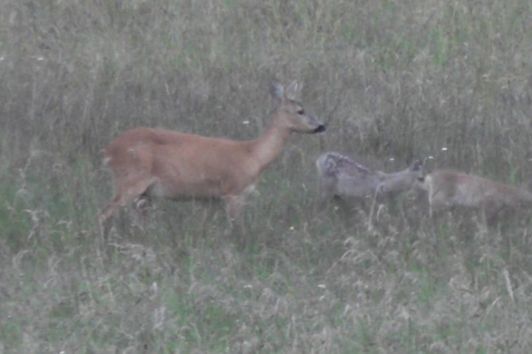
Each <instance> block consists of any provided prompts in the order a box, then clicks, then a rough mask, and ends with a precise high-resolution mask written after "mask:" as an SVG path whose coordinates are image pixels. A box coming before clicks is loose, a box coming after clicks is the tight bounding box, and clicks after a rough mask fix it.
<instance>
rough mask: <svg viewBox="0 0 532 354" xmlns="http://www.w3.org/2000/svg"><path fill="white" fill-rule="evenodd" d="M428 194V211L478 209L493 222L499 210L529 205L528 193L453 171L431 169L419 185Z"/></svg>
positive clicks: (530, 196)
mask: <svg viewBox="0 0 532 354" xmlns="http://www.w3.org/2000/svg"><path fill="white" fill-rule="evenodd" d="M420 186H421V188H422V189H424V190H426V191H427V193H428V201H429V214H430V216H431V217H433V216H434V214H435V213H437V212H440V211H443V210H446V209H447V210H448V209H453V208H460V207H463V208H466V209H473V210H478V211H481V212H482V213H483V214H484V216H485V218H486V222H488V223H493V222H495V221H497V219H498V216H499V215H500V213H501V212H503V211H519V210H520V209H522V208H523V207H525V206H531V205H532V193H530V192H528V191H526V190H523V189H519V188H516V187H514V186H510V185H507V184H503V183H500V182H496V181H492V180H490V179H487V178H484V177H480V176H475V175H471V174H466V173H464V172H459V171H454V170H435V171H433V172H432V173H430V174H428V175H427V176H426V177H425V180H424V181H423V182H421V184H420Z"/></svg>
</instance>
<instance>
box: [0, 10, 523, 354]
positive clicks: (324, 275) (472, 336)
mask: <svg viewBox="0 0 532 354" xmlns="http://www.w3.org/2000/svg"><path fill="white" fill-rule="evenodd" d="M531 16H532V7H531V4H530V2H529V1H525V0H507V1H504V2H503V1H498V2H497V1H495V2H494V1H491V2H490V1H475V2H471V1H465V0H461V1H450V2H449V1H447V2H445V1H435V0H428V1H427V0H413V1H406V2H401V3H399V2H394V1H390V0H378V1H363V0H360V1H346V0H312V1H311V0H308V1H304V0H303V1H294V2H292V1H282V0H265V1H256V0H254V1H242V0H225V1H214V0H205V1H184V0H152V1H145V0H129V1H81V0H70V1H59V0H39V1H36V0H27V1H18V0H4V1H3V2H2V11H1V12H0V82H1V84H0V201H1V202H0V353H60V352H64V353H117V352H120V353H122V352H123V353H206V352H210V353H218V352H222V353H223V352H226V353H255V352H261V353H313V352H314V353H418V352H419V353H428V352H430V353H499V352H500V353H526V352H531V351H532V339H531V338H532V336H531V335H530V334H531V333H530V331H531V330H530V329H531V328H532V325H531V322H532V315H531V312H530V309H532V273H531V271H530V270H531V269H532V259H531V257H530V249H531V247H532V245H531V242H532V241H531V235H530V233H531V232H530V223H529V222H528V220H523V222H522V223H518V224H511V225H506V227H504V228H496V229H488V230H486V229H485V228H484V227H482V225H477V223H476V222H475V219H474V218H473V219H471V218H465V220H461V221H460V222H458V221H457V219H454V218H452V217H446V218H444V219H443V220H440V221H438V222H436V223H431V222H430V221H429V220H428V218H427V213H426V207H425V206H424V204H423V203H420V202H419V200H415V199H412V198H405V199H404V200H401V201H399V202H398V203H396V204H397V205H391V206H390V207H389V208H388V209H387V210H386V211H385V212H384V213H383V214H382V215H381V218H380V221H379V223H378V224H377V225H376V230H373V231H372V232H368V230H367V227H366V226H367V223H366V219H365V216H364V215H363V213H361V212H359V211H357V210H347V211H346V210H345V209H344V208H339V207H338V206H337V205H334V204H331V205H328V206H326V207H325V208H319V207H318V206H317V205H316V203H315V201H316V198H317V189H316V188H317V184H316V172H315V167H314V160H315V159H316V158H317V156H318V155H319V154H320V153H321V152H323V151H328V150H337V151H340V152H342V153H346V154H348V155H351V156H360V157H361V158H363V161H365V162H366V163H367V164H368V165H370V166H373V167H375V168H380V169H383V170H386V171H392V170H399V169H402V168H405V167H406V166H407V165H408V163H409V162H411V161H412V160H414V159H415V158H427V157H429V156H432V157H433V159H430V160H428V161H429V166H428V169H429V170H430V169H432V168H435V167H453V168H457V169H462V170H466V171H470V172H474V173H475V174H480V175H484V176H488V177H490V178H493V179H496V180H499V181H504V182H507V183H512V184H515V185H525V186H526V185H527V184H528V182H529V181H530V179H531V178H532V168H531V167H530V159H531V158H532V150H531V149H530V146H531V143H532V138H531V137H530V132H531V119H530V118H531V117H532V114H531V113H532V111H531V107H532V76H531V73H532V61H531V60H532V41H531V40H530V38H532V27H531V26H530V19H531ZM292 79H297V80H298V81H300V82H302V83H303V84H304V88H303V97H302V101H303V102H304V104H305V107H306V108H307V109H308V110H309V109H310V108H312V110H314V111H315V113H316V114H318V115H320V116H321V117H323V119H324V120H325V121H328V123H329V129H328V131H327V132H326V133H325V134H324V135H321V136H319V137H318V136H294V138H293V139H292V141H291V143H290V146H289V147H288V148H287V149H286V151H285V152H284V154H283V155H282V157H281V158H280V159H279V160H278V161H277V162H275V163H274V165H273V166H272V167H271V168H270V169H269V170H268V171H267V172H266V173H265V175H264V176H263V178H262V180H261V183H260V184H259V185H258V191H259V195H258V196H255V197H254V198H250V201H249V205H248V207H247V209H246V211H245V226H246V234H245V235H243V236H244V237H243V239H244V241H239V240H238V238H236V237H234V235H230V234H227V232H226V225H227V224H226V221H225V219H224V213H223V210H222V209H221V208H220V207H219V206H218V205H208V204H202V203H172V202H166V201H160V202H156V209H155V210H154V211H153V212H152V213H151V216H150V221H149V222H148V223H147V224H146V225H144V227H139V226H138V225H136V223H135V218H134V217H133V216H132V215H130V214H129V213H126V212H123V213H122V215H121V216H120V217H119V218H117V220H116V222H115V225H114V228H113V231H112V233H111V235H110V238H109V241H108V242H107V243H103V242H102V240H101V238H100V235H99V231H98V227H97V223H96V220H97V214H98V211H99V210H100V208H101V207H102V206H103V205H104V204H105V202H107V200H108V199H109V198H110V196H111V193H112V190H111V188H112V186H111V181H110V178H109V177H110V176H109V174H108V172H107V171H106V170H105V169H103V168H102V166H101V161H100V155H99V150H100V149H101V148H102V147H103V146H105V144H106V143H108V142H109V141H110V140H111V139H112V138H113V137H114V136H116V135H117V134H118V133H119V132H121V131H123V130H124V129H127V128H130V127H135V126H139V125H146V126H160V127H166V128H170V129H176V130H182V131H187V132H196V133H201V134H204V135H212V136H227V137H232V138H238V139H244V138H251V137H254V136H256V135H257V134H258V133H259V132H260V131H261V130H262V128H263V126H264V125H265V124H267V123H268V122H267V118H268V116H269V111H270V110H271V109H272V103H271V100H270V98H269V96H268V89H269V85H270V83H271V82H272V81H273V80H280V81H282V82H285V83H286V82H289V81H290V80H292ZM469 221H472V222H469Z"/></svg>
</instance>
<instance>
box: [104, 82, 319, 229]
mask: <svg viewBox="0 0 532 354" xmlns="http://www.w3.org/2000/svg"><path fill="white" fill-rule="evenodd" d="M298 88H299V86H298V85H297V83H295V82H294V83H292V84H291V85H290V86H288V87H287V88H286V90H285V89H284V87H283V86H282V85H280V84H274V85H273V88H272V94H273V96H274V97H275V98H276V99H277V108H276V109H275V110H274V112H273V114H272V117H271V124H270V126H269V128H268V129H267V130H266V131H265V132H264V133H263V134H262V135H261V136H259V137H258V138H256V139H254V140H247V141H237V140H231V139H225V138H213V137H205V136H200V135H195V134H187V133H181V132H176V131H172V130H166V129H156V128H144V127H142V128H135V129H131V130H128V131H126V132H124V133H122V134H121V135H119V136H118V137H116V138H115V139H114V140H113V141H112V142H111V143H110V144H109V145H108V146H107V147H105V148H104V149H103V156H104V164H105V165H107V166H109V167H110V169H111V171H112V173H113V177H114V184H115V196H114V198H113V199H112V200H111V201H110V202H109V204H108V205H107V206H106V207H105V209H104V210H103V211H102V213H101V214H100V217H99V221H100V225H102V226H103V224H104V223H105V222H106V220H107V219H109V218H110V217H111V215H112V214H113V213H115V212H116V210H117V209H119V208H120V207H122V206H124V205H126V204H129V203H131V202H132V201H134V200H136V199H138V198H149V197H160V198H169V199H175V200H182V199H198V198H199V199H203V198H221V199H222V200H223V201H224V202H225V205H226V211H227V215H228V217H229V219H230V220H231V221H232V220H234V219H235V218H236V217H237V216H238V214H239V212H240V210H241V208H242V206H243V204H244V200H245V197H246V194H248V193H249V192H250V191H252V190H253V189H254V185H255V183H256V182H257V180H258V178H259V176H260V174H261V173H262V171H263V170H264V169H265V168H266V167H267V166H268V165H269V164H270V163H271V162H272V161H274V160H275V158H276V157H277V156H278V155H279V154H280V153H281V151H282V150H283V147H284V145H285V143H286V141H287V139H288V137H289V136H290V134H291V133H292V132H299V133H319V132H322V131H324V130H325V125H324V124H323V123H322V122H321V121H320V120H318V119H317V118H316V117H315V116H313V115H311V114H308V113H307V112H306V111H305V110H304V109H303V107H302V105H301V103H299V102H297V101H296V100H295V98H294V96H295V94H296V92H297V91H298Z"/></svg>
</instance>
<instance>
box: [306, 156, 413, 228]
mask: <svg viewBox="0 0 532 354" xmlns="http://www.w3.org/2000/svg"><path fill="white" fill-rule="evenodd" d="M316 168H317V170H318V179H319V189H320V191H319V193H320V199H321V200H322V201H323V200H326V199H329V198H332V197H340V198H342V197H344V198H351V199H357V200H360V201H362V200H364V199H367V198H371V199H372V206H371V210H370V216H369V224H370V225H371V222H372V217H373V212H374V207H375V203H378V204H379V209H380V207H381V206H382V205H383V202H384V199H385V198H386V197H394V196H396V195H398V194H400V193H402V192H405V191H408V190H410V189H412V188H413V187H415V186H416V183H417V182H418V181H421V180H423V163H422V161H420V160H416V161H414V162H413V163H412V164H411V165H410V166H409V167H408V168H407V169H405V170H402V171H398V172H393V173H385V172H382V171H374V170H371V169H370V168H368V167H366V166H364V165H362V164H360V163H358V162H355V161H353V160H352V159H351V158H349V157H347V156H345V155H342V154H340V153H337V152H326V153H324V154H322V155H320V157H318V159H317V160H316ZM377 214H378V212H377Z"/></svg>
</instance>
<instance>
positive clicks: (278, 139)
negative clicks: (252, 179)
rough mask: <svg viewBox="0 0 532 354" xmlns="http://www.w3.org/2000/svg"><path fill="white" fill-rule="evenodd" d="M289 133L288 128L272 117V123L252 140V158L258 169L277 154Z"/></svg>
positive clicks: (268, 162) (262, 167) (265, 165)
mask: <svg viewBox="0 0 532 354" xmlns="http://www.w3.org/2000/svg"><path fill="white" fill-rule="evenodd" d="M289 135H290V129H289V128H288V127H286V126H283V125H282V124H279V123H278V121H277V120H276V119H274V120H273V122H272V125H271V126H270V127H269V128H268V129H267V130H266V131H265V132H264V133H263V134H262V135H261V136H260V137H258V138H257V139H255V140H253V141H252V148H251V151H252V154H253V159H254V160H255V161H256V162H257V163H258V165H259V169H260V171H262V170H263V169H264V168H266V167H267V166H268V165H269V164H270V163H271V162H272V161H273V160H275V158H276V157H277V156H279V154H280V153H281V151H282V150H283V147H284V145H285V143H286V141H287V140H288V136H289Z"/></svg>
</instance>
